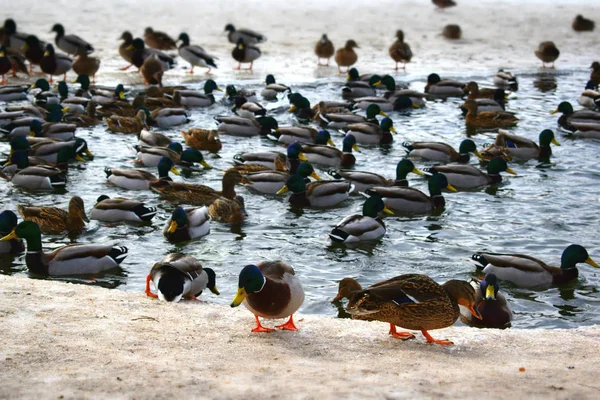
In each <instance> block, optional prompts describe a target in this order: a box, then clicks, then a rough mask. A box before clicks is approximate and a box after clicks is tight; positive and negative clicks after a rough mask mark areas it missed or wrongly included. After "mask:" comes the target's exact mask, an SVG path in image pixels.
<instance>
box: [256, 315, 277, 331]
mask: <svg viewBox="0 0 600 400" xmlns="http://www.w3.org/2000/svg"><path fill="white" fill-rule="evenodd" d="M254 318H256V328H254V329H252V332H255V333H260V332H273V331H274V330H275V329H273V328H265V327H264V326H262V325H261V324H260V321H259V320H258V315H256V314H255V315H254Z"/></svg>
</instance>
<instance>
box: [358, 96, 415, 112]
mask: <svg viewBox="0 0 600 400" xmlns="http://www.w3.org/2000/svg"><path fill="white" fill-rule="evenodd" d="M354 100H355V103H354V107H355V108H360V109H363V110H364V109H366V108H368V107H369V106H370V105H372V104H376V105H377V106H379V108H380V109H381V110H382V111H402V110H407V109H412V108H420V106H419V104H415V103H413V102H412V99H411V97H410V96H406V95H396V96H394V97H392V98H390V99H387V98H385V97H377V96H369V97H359V98H357V99H354ZM419 103H421V104H422V103H423V102H422V100H421V101H419Z"/></svg>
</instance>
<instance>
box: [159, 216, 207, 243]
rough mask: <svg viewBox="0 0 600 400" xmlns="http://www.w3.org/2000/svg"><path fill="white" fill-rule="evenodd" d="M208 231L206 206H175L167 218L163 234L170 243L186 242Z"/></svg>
mask: <svg viewBox="0 0 600 400" xmlns="http://www.w3.org/2000/svg"><path fill="white" fill-rule="evenodd" d="M209 233H210V215H209V214H208V208H206V207H199V208H188V209H183V208H181V207H177V208H176V209H175V210H173V213H172V214H171V216H170V217H169V219H168V220H167V223H166V225H165V227H164V229H163V235H164V237H165V238H167V240H168V241H169V242H171V243H181V242H187V241H190V240H192V239H198V238H201V237H202V236H206V235H208V234H209Z"/></svg>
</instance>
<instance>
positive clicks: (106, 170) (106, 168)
mask: <svg viewBox="0 0 600 400" xmlns="http://www.w3.org/2000/svg"><path fill="white" fill-rule="evenodd" d="M104 173H105V174H106V177H107V178H109V177H110V176H111V175H112V169H111V168H109V167H104Z"/></svg>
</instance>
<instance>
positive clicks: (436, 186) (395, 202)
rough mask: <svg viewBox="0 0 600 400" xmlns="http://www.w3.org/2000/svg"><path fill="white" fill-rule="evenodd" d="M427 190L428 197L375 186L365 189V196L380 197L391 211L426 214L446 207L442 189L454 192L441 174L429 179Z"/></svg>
mask: <svg viewBox="0 0 600 400" xmlns="http://www.w3.org/2000/svg"><path fill="white" fill-rule="evenodd" d="M428 188H429V196H427V195H426V194H425V193H423V192H421V191H420V190H418V189H414V188H409V187H401V186H375V187H371V188H369V189H367V190H366V191H365V194H366V195H368V196H372V195H378V196H381V197H382V198H383V202H384V203H385V205H386V206H387V207H389V208H390V209H391V210H393V211H398V212H402V213H428V212H432V211H442V210H443V209H444V207H446V200H445V199H444V196H443V195H442V189H448V190H450V191H452V192H455V191H456V189H455V188H454V186H452V185H451V184H450V183H448V179H446V176H445V175H444V174H443V173H438V174H434V175H433V176H432V177H431V178H430V179H429V182H428Z"/></svg>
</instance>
